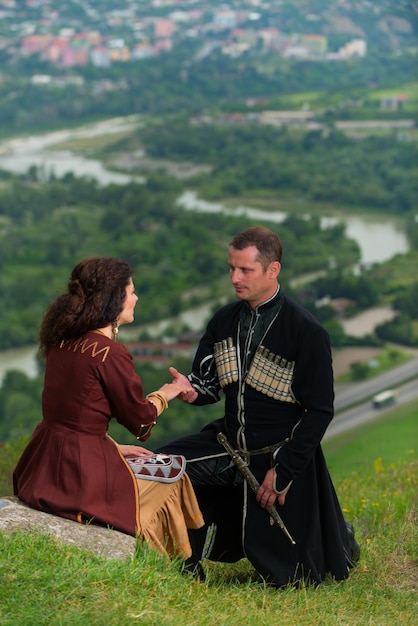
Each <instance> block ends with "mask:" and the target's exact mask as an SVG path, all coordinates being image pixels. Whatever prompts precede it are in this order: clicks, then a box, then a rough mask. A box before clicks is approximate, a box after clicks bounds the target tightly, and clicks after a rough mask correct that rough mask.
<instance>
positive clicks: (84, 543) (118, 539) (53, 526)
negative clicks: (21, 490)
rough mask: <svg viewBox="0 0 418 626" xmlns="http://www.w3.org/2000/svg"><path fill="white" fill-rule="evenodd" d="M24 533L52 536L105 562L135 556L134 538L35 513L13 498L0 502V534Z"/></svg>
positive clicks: (1, 499)
mask: <svg viewBox="0 0 418 626" xmlns="http://www.w3.org/2000/svg"><path fill="white" fill-rule="evenodd" d="M24 530H27V531H29V532H38V533H42V534H45V535H53V536H54V537H55V538H56V539H57V540H58V541H61V542H63V543H70V544H73V545H76V546H78V547H80V548H83V549H86V550H90V551H92V552H94V553H95V554H98V555H100V556H102V557H105V558H108V559H115V558H120V559H124V558H127V557H132V556H133V555H134V553H135V547H136V539H135V537H131V536H130V535H125V534H124V533H121V532H119V531H117V530H111V529H109V528H104V527H102V526H95V525H94V524H89V525H84V524H79V523H78V522H73V521H72V520H68V519H64V518H63V517H58V516H56V515H52V514H51V513H43V512H42V511H37V510H36V509H32V508H31V507H29V506H27V505H26V504H24V502H21V500H19V499H18V498H16V497H14V496H10V497H9V496H7V497H4V498H0V532H3V533H8V534H12V533H13V532H15V531H24Z"/></svg>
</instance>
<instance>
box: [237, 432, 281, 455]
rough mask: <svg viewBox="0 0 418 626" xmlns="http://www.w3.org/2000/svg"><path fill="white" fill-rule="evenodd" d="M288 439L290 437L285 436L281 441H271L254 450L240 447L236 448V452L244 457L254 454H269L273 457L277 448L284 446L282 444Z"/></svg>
mask: <svg viewBox="0 0 418 626" xmlns="http://www.w3.org/2000/svg"><path fill="white" fill-rule="evenodd" d="M289 441H290V439H289V437H287V438H286V439H283V441H279V442H278V443H273V444H272V445H271V446H265V447H264V448H257V449H256V450H243V449H242V448H238V452H239V453H240V455H241V456H243V457H244V458H245V457H247V458H248V457H250V456H255V455H257V454H270V455H271V456H272V457H273V458H274V454H275V452H277V450H278V449H279V448H281V447H282V446H284V444H285V443H288V442H289Z"/></svg>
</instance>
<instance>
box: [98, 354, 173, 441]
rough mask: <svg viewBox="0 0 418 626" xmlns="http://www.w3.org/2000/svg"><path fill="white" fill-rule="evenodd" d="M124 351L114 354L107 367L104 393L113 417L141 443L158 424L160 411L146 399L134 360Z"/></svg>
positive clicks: (104, 372)
mask: <svg viewBox="0 0 418 626" xmlns="http://www.w3.org/2000/svg"><path fill="white" fill-rule="evenodd" d="M120 348H123V349H119V350H118V351H112V354H111V355H109V357H108V358H107V359H106V361H105V362H104V363H103V368H102V369H101V376H102V384H103V387H104V392H105V395H106V397H107V400H108V403H109V407H110V411H111V415H112V417H114V418H115V419H116V420H117V421H118V422H119V423H120V424H122V426H124V427H125V428H127V430H129V431H130V432H131V433H132V434H133V435H135V437H137V438H138V439H139V440H140V441H145V440H146V439H148V437H149V436H150V434H151V429H152V427H153V426H154V425H155V424H156V423H157V416H158V414H159V411H158V409H157V406H156V404H155V403H154V402H152V401H150V400H148V399H147V398H146V397H145V396H144V389H143V386H142V381H141V378H140V377H139V376H138V374H137V373H136V371H135V366H134V362H133V359H132V356H131V355H130V354H129V352H128V351H127V350H126V348H124V347H123V346H120ZM151 395H152V394H151ZM164 408H165V407H164Z"/></svg>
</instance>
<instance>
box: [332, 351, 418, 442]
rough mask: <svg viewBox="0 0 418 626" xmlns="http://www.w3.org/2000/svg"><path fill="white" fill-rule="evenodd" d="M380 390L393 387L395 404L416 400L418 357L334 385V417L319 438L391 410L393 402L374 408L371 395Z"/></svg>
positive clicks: (334, 433) (347, 428)
mask: <svg viewBox="0 0 418 626" xmlns="http://www.w3.org/2000/svg"><path fill="white" fill-rule="evenodd" d="M384 389H396V390H397V392H398V397H397V401H396V405H395V406H400V405H403V404H408V403H409V402H412V401H413V400H416V399H417V398H418V358H413V359H411V360H410V361H408V363H404V364H403V365H400V366H399V367H396V368H393V369H391V370H390V371H387V372H385V373H384V374H381V375H380V376H377V377H376V378H372V379H370V380H366V381H363V382H361V383H356V384H350V385H340V386H338V385H337V386H336V389H335V417H334V419H333V421H332V422H331V424H330V425H329V426H328V429H327V432H326V433H325V436H324V438H323V440H324V441H326V440H327V439H331V438H332V437H335V436H337V435H340V434H342V433H344V432H347V431H349V430H352V429H353V428H356V427H357V426H361V425H362V424H365V423H366V422H369V421H372V420H375V419H378V418H379V417H381V416H382V415H385V414H386V413H389V412H390V411H393V408H394V405H392V406H388V407H385V408H381V409H375V408H373V406H372V396H374V395H375V394H376V393H379V391H383V390H384ZM417 441H418V417H417ZM411 444H412V442H411ZM414 445H417V444H416V443H415V444H414Z"/></svg>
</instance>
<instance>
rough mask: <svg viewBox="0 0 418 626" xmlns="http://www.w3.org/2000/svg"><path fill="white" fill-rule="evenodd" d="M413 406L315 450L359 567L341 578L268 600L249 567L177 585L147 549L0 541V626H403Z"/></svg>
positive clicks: (410, 555)
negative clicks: (353, 536) (117, 553)
mask: <svg viewBox="0 0 418 626" xmlns="http://www.w3.org/2000/svg"><path fill="white" fill-rule="evenodd" d="M417 413H418V402H414V403H411V404H410V405H408V406H405V407H400V408H397V409H396V410H394V411H393V412H391V413H390V414H387V416H385V417H382V418H381V419H379V420H378V421H376V422H373V423H372V424H369V425H367V426H365V427H362V428H361V429H359V430H356V431H353V432H351V433H348V434H346V435H344V436H341V437H337V438H335V439H332V440H330V441H327V442H325V444H324V452H325V455H326V458H327V461H328V465H329V468H330V471H331V474H332V476H333V479H334V483H335V486H336V489H337V493H338V495H339V498H340V501H341V505H342V507H343V510H344V512H345V515H346V517H347V519H349V520H351V521H353V522H354V524H355V527H356V530H357V538H358V541H359V543H360V545H361V551H362V556H361V561H360V564H359V566H358V567H357V568H356V569H355V570H354V571H353V572H352V573H351V576H350V578H349V579H348V580H347V581H345V582H341V583H334V582H332V581H326V582H325V583H323V584H322V585H321V586H320V587H319V588H317V589H315V590H314V589H300V590H295V589H293V588H288V589H286V590H284V591H276V590H274V589H271V588H269V587H268V586H266V585H264V584H263V583H262V582H261V581H259V580H257V578H256V577H255V573H254V570H253V569H252V567H251V566H250V564H249V563H248V562H247V561H246V560H243V561H241V562H239V563H237V564H216V563H209V562H207V563H205V568H206V572H207V578H208V580H207V582H206V583H205V584H199V583H196V582H195V581H193V580H190V579H188V578H184V577H183V576H181V574H180V573H179V571H178V564H177V563H169V562H167V561H165V560H164V559H163V558H161V557H159V556H158V555H157V554H156V553H155V552H153V551H150V550H147V549H146V547H142V548H139V549H138V554H137V555H136V556H135V557H133V558H131V559H127V560H116V559H113V560H105V559H103V558H101V557H98V556H97V555H94V554H92V553H89V552H86V551H83V550H81V549H79V548H76V547H74V546H69V545H59V544H58V543H56V541H55V540H53V539H51V538H47V537H44V536H41V535H34V534H30V533H29V534H28V533H22V532H18V533H15V534H13V535H11V536H9V535H6V534H1V533H0V554H1V557H2V558H1V560H0V582H1V584H0V624H1V625H2V626H9V625H10V626H11V625H13V626H15V625H16V624H18V625H19V626H26V625H27V626H32V625H33V624H37V625H38V624H39V625H54V626H55V625H60V626H61V625H62V626H67V625H69V626H72V625H74V626H77V625H78V624H80V625H81V624H83V625H85V624H91V625H94V626H95V625H99V626H101V625H103V626H120V625H122V626H125V624H126V625H128V624H129V625H130V624H132V623H134V624H141V625H145V626H154V625H155V626H157V625H158V626H177V625H178V624H185V625H186V624H187V626H215V625H216V626H218V625H219V626H247V625H248V626H253V625H254V626H258V625H260V626H264V625H265V626H276V625H278V624H280V626H298V625H299V624H303V625H307V626H335V625H336V624H338V625H340V624H341V625H343V626H345V625H346V626H363V625H364V626H386V625H387V626H395V625H396V626H412V625H415V624H416V616H417V610H418V604H417V587H418V566H417V561H418V554H417V544H418V534H417V528H418V524H417V508H416V504H417V496H416V493H417V486H418V485H417V483H418V472H417V469H418V464H417V458H416V450H414V449H413V446H414V445H415V444H416V443H417V437H416V435H417V427H416V424H417V419H416V418H417Z"/></svg>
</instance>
